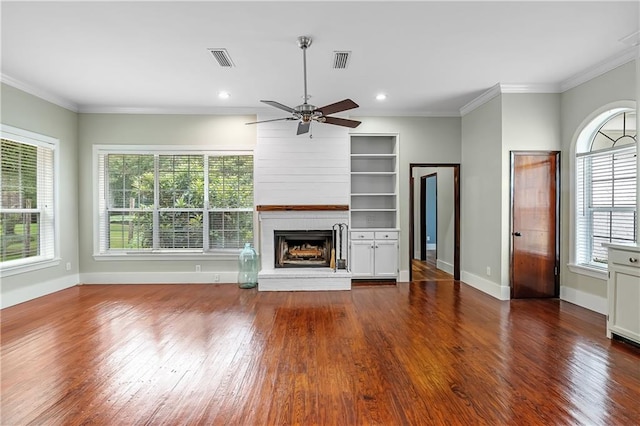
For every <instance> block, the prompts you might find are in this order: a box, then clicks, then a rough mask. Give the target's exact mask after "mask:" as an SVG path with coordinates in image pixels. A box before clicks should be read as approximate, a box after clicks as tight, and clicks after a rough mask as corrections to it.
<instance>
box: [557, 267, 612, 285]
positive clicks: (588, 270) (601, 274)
mask: <svg viewBox="0 0 640 426" xmlns="http://www.w3.org/2000/svg"><path fill="white" fill-rule="evenodd" d="M567 267H568V268H569V270H570V271H571V272H573V273H575V274H580V275H586V276H587V277H591V278H597V279H600V280H604V281H606V280H607V279H608V278H609V274H608V271H607V270H606V269H600V268H594V267H591V266H586V265H576V264H575V263H568V264H567Z"/></svg>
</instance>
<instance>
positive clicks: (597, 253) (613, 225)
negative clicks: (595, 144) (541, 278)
mask: <svg viewBox="0 0 640 426" xmlns="http://www.w3.org/2000/svg"><path fill="white" fill-rule="evenodd" d="M576 160H577V161H576V163H577V170H576V172H577V173H576V183H577V188H576V190H577V196H576V202H577V211H576V216H577V217H576V222H577V223H576V225H577V228H576V230H577V232H576V235H577V241H576V260H577V262H578V263H579V264H583V265H587V266H595V267H601V268H606V266H607V265H606V264H607V249H606V248H605V247H603V246H602V243H631V242H634V241H637V235H636V229H637V228H636V221H637V212H636V185H637V162H636V147H635V145H626V146H624V147H620V148H612V149H606V150H601V151H596V152H589V153H585V154H578V156H577V159H576Z"/></svg>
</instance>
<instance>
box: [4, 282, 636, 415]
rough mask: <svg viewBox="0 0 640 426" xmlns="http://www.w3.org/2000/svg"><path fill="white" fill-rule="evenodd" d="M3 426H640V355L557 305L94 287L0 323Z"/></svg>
mask: <svg viewBox="0 0 640 426" xmlns="http://www.w3.org/2000/svg"><path fill="white" fill-rule="evenodd" d="M1 315H2V318H1V331H2V345H1V362H2V370H1V371H2V401H1V409H2V411H1V414H0V416H1V417H0V420H1V421H0V423H1V424H2V425H27V424H34V425H86V424H99V425H105V424H106V425H134V424H135V425H143V424H150V425H151V424H152V425H155V424H171V425H183V424H207V425H208V424H229V425H271V424H278V425H280V424H304V425H312V424H322V425H334V424H336V425H368V424H380V425H401V424H407V425H429V424H466V425H468V424H474V425H476V424H489V425H498V424H499V425H502V424H545V425H552V424H558V425H569V424H570V425H575V424H587V425H637V424H640V406H639V404H638V401H640V350H639V349H637V348H635V347H632V346H630V345H627V344H624V343H621V342H615V341H610V340H609V339H607V338H606V337H605V318H604V316H602V315H599V314H596V313H593V312H591V311H588V310H585V309H583V308H580V307H577V306H575V305H571V304H569V303H566V302H561V301H559V300H549V299H546V300H512V301H498V300H496V299H493V298H491V297H490V296H488V295H486V294H484V293H481V292H479V291H477V290H475V289H473V288H471V287H469V286H467V285H465V284H461V283H458V282H454V281H438V282H434V281H430V282H429V281H425V282H414V283H411V284H409V283H398V285H396V286H380V287H360V288H355V289H354V290H352V291H343V292H297V293H294V292H279V293H266V292H263V293H260V292H258V291H257V290H255V289H252V290H240V289H238V288H237V287H236V286H235V285H130V286H126V285H91V286H80V287H74V288H71V289H67V290H64V291H61V292H58V293H55V294H52V295H49V296H46V297H42V298H39V299H36V300H33V301H30V302H27V303H23V304H21V305H17V306H14V307H11V308H7V309H4V310H2V311H1Z"/></svg>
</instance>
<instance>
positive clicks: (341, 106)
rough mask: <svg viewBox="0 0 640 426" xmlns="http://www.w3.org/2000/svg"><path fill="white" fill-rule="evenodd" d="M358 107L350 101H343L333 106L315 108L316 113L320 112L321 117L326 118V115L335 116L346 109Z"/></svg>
mask: <svg viewBox="0 0 640 426" xmlns="http://www.w3.org/2000/svg"><path fill="white" fill-rule="evenodd" d="M358 106H359V105H358V104H357V103H355V102H353V101H352V100H351V99H345V100H342V101H340V102H336V103H335V104H331V105H327V106H323V107H320V108H316V111H320V112H321V113H322V115H324V116H327V115H331V114H335V113H336V112H342V111H346V110H348V109H353V108H358Z"/></svg>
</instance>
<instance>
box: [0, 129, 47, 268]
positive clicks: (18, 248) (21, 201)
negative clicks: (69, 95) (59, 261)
mask: <svg viewBox="0 0 640 426" xmlns="http://www.w3.org/2000/svg"><path fill="white" fill-rule="evenodd" d="M57 143H58V141H57V140H55V139H52V138H49V137H47V136H43V135H39V134H36V133H32V132H28V131H25V130H22V129H17V128H13V127H10V126H5V125H3V126H2V138H1V139H0V164H1V167H0V188H2V190H1V197H0V264H1V265H2V271H3V275H6V274H5V272H7V271H12V270H14V271H18V272H20V271H22V270H23V268H24V267H28V266H32V265H36V264H40V265H45V266H48V262H50V261H53V260H54V259H55V256H56V240H55V235H56V232H55V228H56V221H55V191H54V189H55V188H54V185H55V180H54V176H55V170H54V167H55V161H54V160H55V151H56V147H57Z"/></svg>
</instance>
